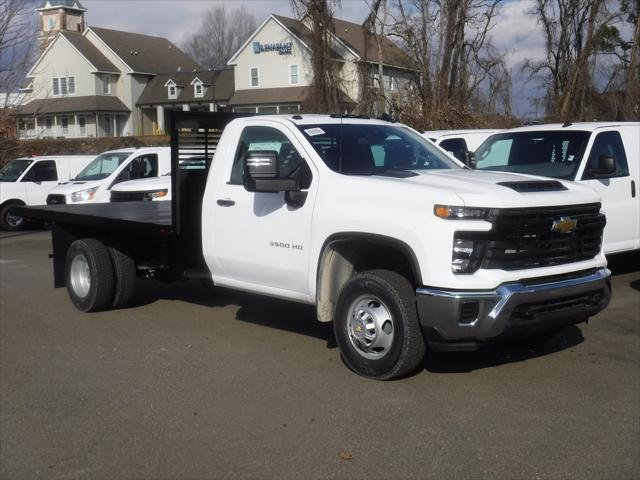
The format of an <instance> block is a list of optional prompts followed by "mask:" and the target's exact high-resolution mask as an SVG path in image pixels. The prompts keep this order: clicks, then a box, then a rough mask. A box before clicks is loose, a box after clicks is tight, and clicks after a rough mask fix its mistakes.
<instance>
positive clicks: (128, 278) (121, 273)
mask: <svg viewBox="0 0 640 480" xmlns="http://www.w3.org/2000/svg"><path fill="white" fill-rule="evenodd" d="M108 250H109V255H110V256H111V262H112V263H113V281H114V285H113V300H112V301H111V308H113V309H116V308H124V307H127V306H128V305H129V304H130V303H131V299H132V298H133V294H134V293H135V289H136V276H137V275H136V263H135V262H134V261H133V259H132V258H131V257H130V256H129V255H127V254H126V253H124V252H123V251H122V250H119V249H117V248H115V247H108Z"/></svg>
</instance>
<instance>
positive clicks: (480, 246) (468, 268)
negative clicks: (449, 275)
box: [451, 238, 486, 273]
mask: <svg viewBox="0 0 640 480" xmlns="http://www.w3.org/2000/svg"><path fill="white" fill-rule="evenodd" d="M485 245H486V242H485V241H484V240H476V239H470V238H454V239H453V253H452V256H451V271H452V272H453V273H473V272H475V271H476V270H478V268H480V264H481V263H482V257H483V255H484V250H485Z"/></svg>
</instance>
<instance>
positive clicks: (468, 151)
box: [422, 129, 499, 165]
mask: <svg viewBox="0 0 640 480" xmlns="http://www.w3.org/2000/svg"><path fill="white" fill-rule="evenodd" d="M496 132H499V130H496V129H473V130H428V131H426V132H423V133H422V135H423V136H424V137H426V138H428V139H429V140H431V141H432V142H433V143H435V144H436V145H438V146H439V147H440V148H442V149H443V150H444V151H446V152H449V153H450V154H451V155H453V156H454V157H456V158H457V159H458V160H460V161H461V162H463V163H464V164H465V165H469V161H470V159H471V158H472V154H473V152H474V151H475V149H476V148H478V147H479V146H480V145H482V142H484V141H485V140H486V139H487V138H489V137H490V136H491V135H493V134H494V133H496Z"/></svg>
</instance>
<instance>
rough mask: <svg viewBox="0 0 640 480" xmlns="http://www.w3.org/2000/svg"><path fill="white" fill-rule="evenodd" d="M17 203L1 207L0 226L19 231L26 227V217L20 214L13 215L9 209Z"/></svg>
mask: <svg viewBox="0 0 640 480" xmlns="http://www.w3.org/2000/svg"><path fill="white" fill-rule="evenodd" d="M15 206H17V204H11V205H5V206H4V207H2V209H0V228H2V229H3V230H7V231H8V232H17V231H18V230H22V229H23V228H24V224H25V219H24V217H20V216H18V215H11V214H10V212H9V210H10V209H11V207H15Z"/></svg>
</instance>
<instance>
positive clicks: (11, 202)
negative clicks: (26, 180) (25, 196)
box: [0, 198, 26, 208]
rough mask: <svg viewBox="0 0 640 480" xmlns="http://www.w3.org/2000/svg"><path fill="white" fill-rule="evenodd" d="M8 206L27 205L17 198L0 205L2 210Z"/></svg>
mask: <svg viewBox="0 0 640 480" xmlns="http://www.w3.org/2000/svg"><path fill="white" fill-rule="evenodd" d="M7 205H26V203H24V202H23V201H22V200H19V199H17V198H12V199H11V200H6V201H4V202H2V205H0V208H4V207H6V206H7Z"/></svg>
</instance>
